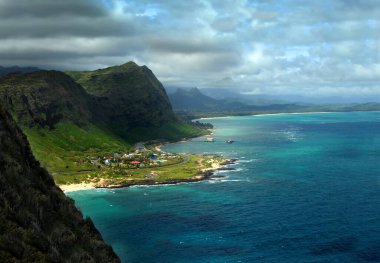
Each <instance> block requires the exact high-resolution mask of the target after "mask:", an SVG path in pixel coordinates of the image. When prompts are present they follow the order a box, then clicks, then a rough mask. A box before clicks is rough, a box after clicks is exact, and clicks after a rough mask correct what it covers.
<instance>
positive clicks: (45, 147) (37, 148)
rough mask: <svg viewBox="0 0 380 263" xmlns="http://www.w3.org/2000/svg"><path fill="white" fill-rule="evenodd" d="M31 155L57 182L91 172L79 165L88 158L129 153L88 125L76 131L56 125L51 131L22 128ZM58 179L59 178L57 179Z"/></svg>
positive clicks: (111, 137)
mask: <svg viewBox="0 0 380 263" xmlns="http://www.w3.org/2000/svg"><path fill="white" fill-rule="evenodd" d="M23 130H24V132H25V133H26V135H27V137H28V140H29V142H30V145H31V147H32V150H33V153H34V154H35V156H36V158H37V159H38V160H40V162H41V163H42V165H43V166H44V167H46V168H47V169H48V170H49V171H50V172H51V173H52V174H53V176H54V178H55V179H56V180H57V179H58V178H59V179H60V180H58V181H57V183H58V184H59V183H62V180H64V178H65V177H67V176H72V175H74V174H76V173H77V172H78V171H94V170H96V167H95V166H93V165H90V164H88V162H83V163H82V162H81V160H83V161H84V160H86V158H87V157H88V156H91V157H94V156H98V155H100V156H103V155H106V154H112V153H114V152H121V151H126V150H128V149H130V147H131V146H130V145H129V144H128V143H126V142H125V141H123V140H121V139H120V138H118V137H116V136H114V135H113V134H112V133H110V132H107V131H105V130H102V129H99V128H97V127H95V126H93V125H91V124H89V125H87V126H86V127H84V128H80V127H78V126H76V125H74V124H71V123H60V124H58V125H57V126H56V128H55V129H53V130H47V129H41V128H24V129H23ZM59 175H60V176H59Z"/></svg>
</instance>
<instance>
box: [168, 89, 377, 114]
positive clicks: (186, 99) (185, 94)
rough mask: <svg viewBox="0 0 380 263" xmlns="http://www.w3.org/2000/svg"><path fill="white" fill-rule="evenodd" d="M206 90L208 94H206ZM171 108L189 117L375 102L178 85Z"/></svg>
mask: <svg viewBox="0 0 380 263" xmlns="http://www.w3.org/2000/svg"><path fill="white" fill-rule="evenodd" d="M206 94H209V95H206ZM217 98H219V99H217ZM169 99H170V101H171V103H172V105H173V109H174V110H175V111H177V112H178V113H179V114H182V115H183V113H186V115H190V116H193V117H196V116H197V117H200V116H225V115H245V114H261V113H281V112H285V113H286V112H289V113H291V112H312V111H369V110H372V111H376V110H380V104H379V103H346V104H321V105H315V104H306V103H289V102H288V103H287V102H285V101H280V100H270V99H258V98H257V97H250V98H244V96H243V95H238V94H237V93H234V92H231V91H228V90H221V91H220V92H219V90H218V89H202V90H199V89H197V88H190V89H181V88H177V90H176V91H175V92H172V93H169Z"/></svg>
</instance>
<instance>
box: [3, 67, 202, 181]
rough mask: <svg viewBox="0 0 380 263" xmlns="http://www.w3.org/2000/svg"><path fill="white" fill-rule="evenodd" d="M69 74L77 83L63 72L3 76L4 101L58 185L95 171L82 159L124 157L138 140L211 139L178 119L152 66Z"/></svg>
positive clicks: (38, 72)
mask: <svg viewBox="0 0 380 263" xmlns="http://www.w3.org/2000/svg"><path fill="white" fill-rule="evenodd" d="M69 74H70V75H72V76H73V77H74V79H75V80H76V81H75V80H74V79H73V78H71V77H70V76H69V75H67V74H65V73H63V72H59V71H36V72H32V73H12V74H8V75H5V76H1V77H0V104H1V105H3V106H4V107H5V108H6V110H8V111H9V112H10V113H11V115H12V116H13V118H14V119H15V120H16V122H17V123H18V124H19V125H20V127H21V128H22V129H23V131H24V133H25V134H26V135H27V136H28V140H29V142H30V144H31V146H32V150H33V152H34V154H35V155H36V157H37V159H38V160H40V161H41V163H42V164H43V166H44V167H47V168H48V170H49V171H50V172H51V173H52V174H53V176H54V178H55V179H56V180H58V181H57V182H58V183H64V182H65V179H64V176H63V174H65V175H70V176H74V177H73V178H74V179H75V178H77V179H75V180H78V182H79V181H81V180H82V179H83V178H85V175H84V174H83V175H81V176H82V177H76V174H78V171H89V172H92V173H94V172H96V167H94V166H91V165H88V164H84V163H85V162H83V160H84V159H86V158H89V156H92V157H94V158H95V157H96V156H104V155H106V154H112V153H114V152H121V151H124V152H125V151H127V150H128V149H129V148H130V147H131V144H133V143H135V142H139V141H148V140H176V139H180V138H183V137H194V136H199V135H202V134H204V131H203V130H201V129H199V128H197V127H194V126H192V125H189V124H187V123H184V122H182V121H180V120H179V119H178V117H177V116H176V115H175V114H174V112H173V111H172V108H171V105H170V102H169V100H168V98H167V95H166V93H165V91H164V89H163V87H162V84H161V83H160V82H159V81H158V80H157V78H156V77H155V76H154V75H153V73H152V72H151V71H150V70H149V69H148V68H147V67H145V66H143V67H139V66H137V65H136V64H134V63H127V64H124V65H122V66H116V67H111V68H107V69H100V70H97V71H93V72H71V73H69ZM82 85H84V87H85V88H84V87H83V86H82ZM101 87H104V89H103V90H102V91H100V88H101ZM78 176H79V175H78ZM67 178H68V177H67Z"/></svg>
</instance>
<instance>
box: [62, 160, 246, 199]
mask: <svg viewBox="0 0 380 263" xmlns="http://www.w3.org/2000/svg"><path fill="white" fill-rule="evenodd" d="M237 161H238V159H236V158H226V159H224V160H223V161H222V162H220V163H217V164H213V166H212V167H210V168H205V169H201V173H200V174H198V175H195V176H192V177H189V178H177V179H176V178H173V179H168V180H164V181H155V180H131V182H128V183H122V184H115V185H112V184H110V185H101V184H99V183H93V182H89V183H85V182H82V183H79V184H67V185H58V187H59V188H60V189H61V190H62V191H63V192H64V193H69V192H74V191H82V190H93V189H115V188H128V187H131V186H152V185H175V184H180V183H196V182H201V181H205V180H210V179H213V178H222V177H224V176H223V175H215V172H216V171H224V170H225V171H229V170H235V168H228V167H225V166H227V165H230V164H235V163H236V162H237Z"/></svg>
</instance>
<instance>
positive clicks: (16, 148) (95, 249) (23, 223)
mask: <svg viewBox="0 0 380 263" xmlns="http://www.w3.org/2000/svg"><path fill="white" fill-rule="evenodd" d="M0 146H1V151H0V262H120V261H119V259H118V257H117V256H116V254H115V253H114V252H113V250H112V248H111V247H110V246H108V245H106V244H105V243H104V241H103V239H102V237H101V235H100V233H99V232H98V231H97V230H96V228H95V227H94V225H93V223H92V221H91V220H90V219H83V216H82V214H81V212H79V211H78V209H77V208H76V207H75V205H74V202H73V201H72V200H71V199H69V198H68V197H66V196H65V195H64V194H63V192H62V191H61V190H60V189H59V188H57V187H56V186H55V184H54V181H53V179H52V177H51V176H50V175H49V174H48V173H47V172H46V170H44V169H42V168H41V167H40V165H39V163H38V162H37V161H36V160H35V158H34V157H33V155H32V153H31V150H30V147H29V144H28V142H27V140H26V138H25V136H24V135H23V133H22V132H21V130H20V129H18V128H17V127H16V125H15V123H14V122H13V120H12V118H11V117H10V115H8V114H7V113H5V112H4V110H3V109H1V108H0Z"/></svg>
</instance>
